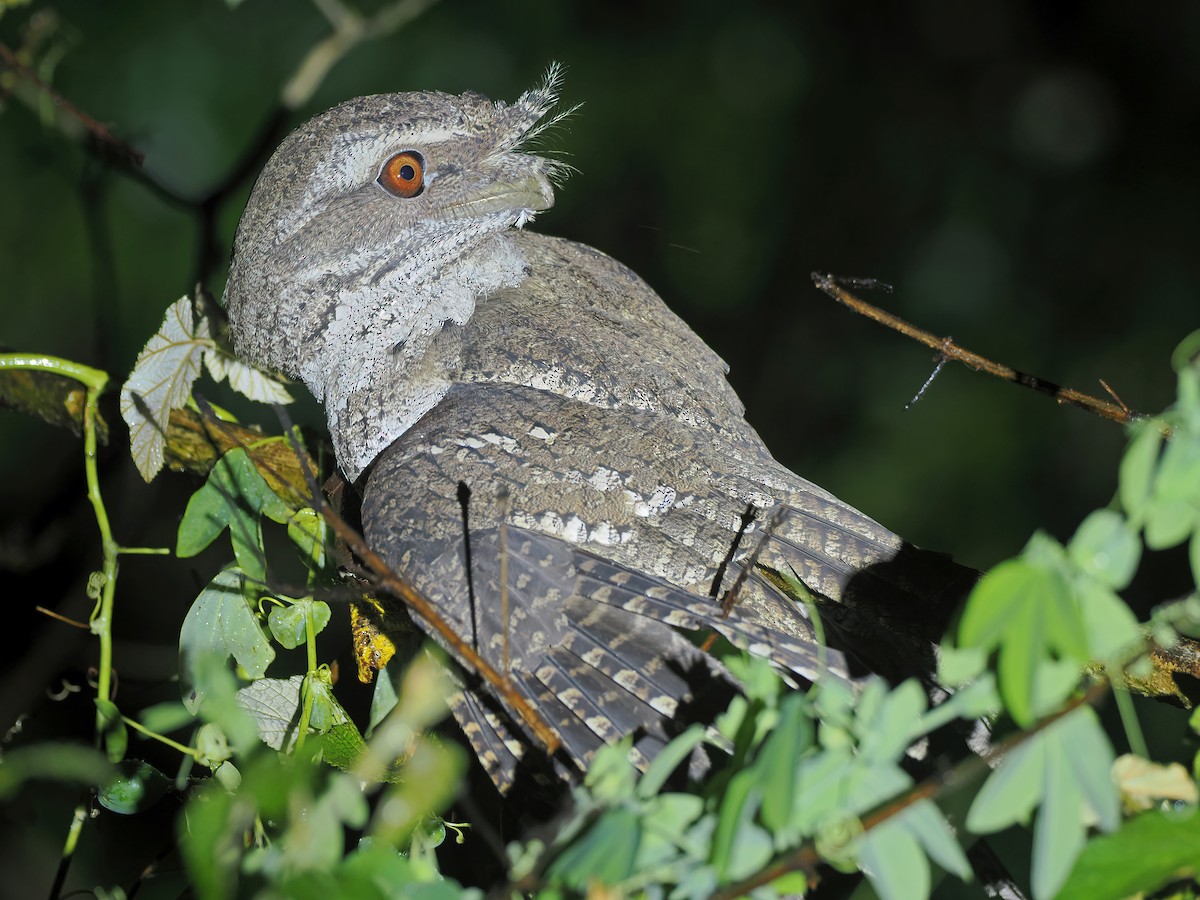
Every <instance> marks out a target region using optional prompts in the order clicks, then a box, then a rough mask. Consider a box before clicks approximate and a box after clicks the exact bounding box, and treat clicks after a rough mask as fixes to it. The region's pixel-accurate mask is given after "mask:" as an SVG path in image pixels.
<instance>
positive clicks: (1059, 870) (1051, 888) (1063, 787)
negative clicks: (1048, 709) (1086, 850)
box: [1030, 723, 1087, 898]
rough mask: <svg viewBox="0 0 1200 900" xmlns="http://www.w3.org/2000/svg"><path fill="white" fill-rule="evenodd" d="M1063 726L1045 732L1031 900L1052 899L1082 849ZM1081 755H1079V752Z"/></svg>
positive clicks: (1079, 803) (1078, 801)
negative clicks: (1033, 899) (1044, 759)
mask: <svg viewBox="0 0 1200 900" xmlns="http://www.w3.org/2000/svg"><path fill="white" fill-rule="evenodd" d="M1061 725H1062V723H1055V726H1051V727H1050V728H1049V729H1047V730H1046V732H1044V735H1045V737H1046V740H1045V742H1044V744H1045V751H1046V766H1045V770H1044V780H1043V782H1042V808H1041V810H1039V812H1038V815H1037V819H1036V821H1035V822H1034V825H1033V859H1032V873H1031V875H1030V880H1031V883H1032V886H1033V893H1034V896H1035V897H1037V898H1043V897H1053V896H1054V894H1055V893H1056V892H1057V891H1058V889H1059V888H1060V887H1062V884H1063V882H1064V881H1066V879H1067V875H1068V874H1070V872H1071V866H1072V865H1073V864H1074V862H1075V857H1076V856H1078V855H1079V851H1080V850H1081V849H1083V844H1084V839H1085V834H1086V831H1087V829H1086V827H1085V825H1084V822H1083V793H1082V791H1081V790H1080V787H1079V782H1078V781H1077V780H1076V777H1075V771H1074V767H1073V765H1072V762H1071V755H1070V754H1071V749H1070V748H1068V747H1065V746H1063V743H1062V740H1061V737H1062V732H1063V729H1062V728H1061V727H1056V726H1061ZM1081 752H1082V751H1081Z"/></svg>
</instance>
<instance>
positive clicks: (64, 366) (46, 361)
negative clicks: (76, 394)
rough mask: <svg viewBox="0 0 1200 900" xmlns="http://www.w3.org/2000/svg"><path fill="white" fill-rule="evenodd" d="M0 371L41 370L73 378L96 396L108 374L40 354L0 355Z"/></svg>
mask: <svg viewBox="0 0 1200 900" xmlns="http://www.w3.org/2000/svg"><path fill="white" fill-rule="evenodd" d="M0 369H42V370H44V371H47V372H53V373H54V374H55V375H62V376H63V377H65V378H74V379H75V380H76V381H78V382H79V383H80V384H82V385H83V386H84V387H86V388H88V389H89V391H94V392H95V393H96V394H97V395H99V394H100V392H101V391H103V390H104V388H105V387H106V386H107V385H108V373H107V372H103V371H101V370H100V369H93V368H92V367H91V366H85V365H84V364H83V363H78V362H75V361H74V360H70V359H63V358H62V357H60V356H47V355H45V354H42V353H0Z"/></svg>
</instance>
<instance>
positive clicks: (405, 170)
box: [400, 166, 417, 181]
mask: <svg viewBox="0 0 1200 900" xmlns="http://www.w3.org/2000/svg"><path fill="white" fill-rule="evenodd" d="M416 177H417V172H416V169H414V168H413V167H412V166H401V167H400V178H401V179H402V180H403V181H412V180H413V179H414V178H416Z"/></svg>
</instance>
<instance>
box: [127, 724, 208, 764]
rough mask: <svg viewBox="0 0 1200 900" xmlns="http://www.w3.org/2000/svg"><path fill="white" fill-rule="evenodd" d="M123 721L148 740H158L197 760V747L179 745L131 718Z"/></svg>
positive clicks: (177, 742)
mask: <svg viewBox="0 0 1200 900" xmlns="http://www.w3.org/2000/svg"><path fill="white" fill-rule="evenodd" d="M121 721H122V722H124V723H125V724H126V725H128V726H129V727H130V728H132V729H133V730H134V731H137V732H140V733H142V734H144V735H145V736H146V737H148V738H153V739H154V740H156V741H158V742H160V743H163V744H166V745H167V746H168V747H170V748H172V749H174V750H178V751H179V752H180V753H182V754H184V755H185V756H190V757H192V758H193V759H195V758H196V748H195V747H189V746H188V745H187V744H181V743H179V741H173V740H171V739H170V738H169V737H167V736H166V735H163V734H159V733H158V732H157V731H151V730H150V729H149V728H147V727H146V726H145V725H143V724H142V723H141V722H139V721H137V720H136V719H131V718H129V716H121Z"/></svg>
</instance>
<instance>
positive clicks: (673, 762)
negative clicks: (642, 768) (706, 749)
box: [637, 724, 704, 800]
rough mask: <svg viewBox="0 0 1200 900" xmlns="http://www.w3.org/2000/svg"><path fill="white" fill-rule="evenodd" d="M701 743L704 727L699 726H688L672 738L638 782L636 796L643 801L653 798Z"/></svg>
mask: <svg viewBox="0 0 1200 900" xmlns="http://www.w3.org/2000/svg"><path fill="white" fill-rule="evenodd" d="M703 742H704V726H703V725H700V724H694V725H690V726H688V728H687V729H686V730H685V731H684V732H683V734H680V735H678V736H676V737H674V738H672V739H671V742H670V743H669V744H667V746H665V747H664V748H663V749H662V750H660V751H659V753H658V756H656V757H654V761H653V762H651V763H650V767H649V768H648V769H646V773H645V774H644V775H643V776H642V777H641V779H640V780H639V781H638V785H637V796H638V797H640V798H641V799H643V800H649V799H650V798H651V797H654V796H655V795H656V794H657V793H658V792H659V791H661V790H662V787H663V785H664V784H666V783H667V779H668V778H670V777H671V773H672V772H674V771H675V770H676V769H678V768H679V766H680V764H681V763H682V762H683V761H684V760H685V759H687V758H688V757H689V756H691V754H692V751H693V750H695V749H696V748H697V747H698V746H700V744H702V743H703Z"/></svg>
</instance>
